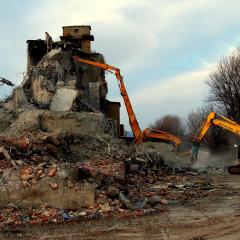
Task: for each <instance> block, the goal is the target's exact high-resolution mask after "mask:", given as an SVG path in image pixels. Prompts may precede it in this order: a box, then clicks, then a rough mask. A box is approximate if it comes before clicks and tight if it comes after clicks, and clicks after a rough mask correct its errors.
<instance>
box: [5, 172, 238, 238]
mask: <svg viewBox="0 0 240 240" xmlns="http://www.w3.org/2000/svg"><path fill="white" fill-rule="evenodd" d="M212 184H213V186H214V189H212V190H210V194H209V195H208V197H206V198H204V199H198V200H197V202H195V203H194V204H191V203H190V204H187V205H169V206H164V207H163V208H162V210H161V211H160V212H159V213H158V214H154V215H150V216H144V217H137V218H131V219H128V218H123V219H122V218H121V219H117V218H114V219H103V220H95V221H94V220H90V221H85V222H79V223H72V222H66V223H61V224H59V225H56V224H55V225H54V224H50V225H45V226H40V225H38V226H31V227H29V226H28V227H25V228H23V227H22V228H20V229H5V230H4V231H3V232H2V233H1V239H33V238H34V239H42V240H43V239H44V240H45V239H101V240H103V239H163V240H178V239H179V240H180V239H181V240H205V239H218V240H222V239H229V240H230V239H231V240H235V239H236V240H238V239H240V228H239V224H240V194H239V190H240V176H229V175H216V176H215V177H214V179H213V183H212Z"/></svg>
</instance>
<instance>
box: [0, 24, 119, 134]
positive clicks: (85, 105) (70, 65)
mask: <svg viewBox="0 0 240 240" xmlns="http://www.w3.org/2000/svg"><path fill="white" fill-rule="evenodd" d="M91 41H94V37H93V35H91V27H90V26H64V27H63V35H62V36H61V37H60V40H59V41H56V42H55V41H53V40H52V37H51V36H50V35H49V34H48V33H47V32H46V33H45V40H42V39H38V40H27V74H26V76H25V79H24V81H23V83H22V85H21V86H20V87H17V88H16V89H15V90H14V91H13V94H12V96H10V97H9V99H7V101H6V102H5V103H3V104H2V108H3V109H4V110H7V111H13V110H14V111H16V109H18V110H19V109H24V111H25V110H26V109H28V110H36V109H37V110H39V109H42V110H49V111H53V113H51V116H53V115H54V112H75V113H74V117H76V118H77V119H79V118H82V116H80V115H79V114H81V112H85V113H84V114H85V115H84V116H86V114H87V113H86V112H95V113H96V114H98V115H99V116H100V117H97V118H100V119H102V120H101V121H103V122H102V125H104V123H107V124H106V125H107V127H106V129H107V130H106V129H105V130H106V131H107V132H108V133H111V134H113V135H119V129H120V116H119V108H120V104H119V103H111V102H110V101H108V100H106V95H107V83H106V80H105V72H104V70H103V69H100V68H97V67H94V66H90V65H86V64H84V63H80V62H75V61H74V59H73V56H79V57H81V58H85V59H90V60H93V61H98V62H101V63H104V56H103V55H102V54H101V53H97V52H93V51H92V49H91ZM78 113H79V114H78ZM41 114H45V113H41ZM33 115H34V114H33ZM67 116H69V115H68V114H66V113H64V117H63V116H62V115H61V117H63V118H65V119H66V118H67ZM72 116H73V115H71V119H72ZM91 116H93V115H91ZM91 116H90V118H91ZM101 116H102V117H101ZM43 118H44V117H43ZM58 118H59V114H58V115H55V116H54V117H53V119H55V120H56V119H58ZM86 119H89V116H87V118H86ZM93 119H96V118H93ZM56 122H57V121H56ZM70 122H71V121H70ZM85 122H86V121H85ZM87 122H89V124H90V122H91V121H88V120H87ZM87 127H88V126H87ZM84 128H85V129H86V126H85V124H84ZM89 128H90V129H91V126H89ZM79 131H81V127H80V130H78V132H79Z"/></svg>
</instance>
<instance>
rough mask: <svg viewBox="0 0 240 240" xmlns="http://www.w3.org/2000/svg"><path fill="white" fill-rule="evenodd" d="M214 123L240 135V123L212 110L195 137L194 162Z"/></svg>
mask: <svg viewBox="0 0 240 240" xmlns="http://www.w3.org/2000/svg"><path fill="white" fill-rule="evenodd" d="M212 125H215V126H219V127H222V128H224V129H226V130H228V131H230V132H232V133H235V134H237V135H240V125H239V124H238V123H236V122H234V121H232V120H230V119H228V118H226V117H223V116H221V115H218V114H216V113H215V112H210V113H209V115H208V116H207V118H206V120H205V121H204V122H203V124H202V126H201V127H200V128H199V130H198V132H197V134H196V135H195V137H194V140H193V147H192V161H193V162H196V161H197V156H198V152H199V147H200V143H201V141H202V139H203V138H204V136H205V135H206V133H207V132H208V130H209V128H210V127H211V126H212Z"/></svg>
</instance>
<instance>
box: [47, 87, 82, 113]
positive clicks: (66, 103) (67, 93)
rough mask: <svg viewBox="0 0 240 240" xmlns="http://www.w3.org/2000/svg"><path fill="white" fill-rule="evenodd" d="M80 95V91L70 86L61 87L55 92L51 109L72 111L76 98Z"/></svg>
mask: <svg viewBox="0 0 240 240" xmlns="http://www.w3.org/2000/svg"><path fill="white" fill-rule="evenodd" d="M77 96H78V91H76V90H73V89H68V88H59V89H57V91H56V93H55V94H54V96H53V98H52V101H51V104H50V110H52V111H70V110H71V108H72V105H73V103H74V100H75V99H76V98H77Z"/></svg>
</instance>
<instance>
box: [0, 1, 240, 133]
mask: <svg viewBox="0 0 240 240" xmlns="http://www.w3.org/2000/svg"><path fill="white" fill-rule="evenodd" d="M239 9H240V1H239V0H228V1H226V0H167V1H166V0H104V1H100V0H87V1H86V0H38V1H32V0H21V1H19V0H1V8H0V14H1V22H0V31H1V35H2V38H1V44H0V56H1V58H0V66H1V68H0V69H1V71H0V76H1V77H5V78H7V79H9V80H12V81H13V82H16V83H20V82H21V79H22V73H23V72H24V71H25V69H26V40H28V39H39V38H42V39H44V32H45V31H47V32H49V33H50V35H52V37H53V38H54V39H58V37H59V36H60V35H62V26H64V25H81V24H87V25H91V26H92V34H93V35H94V36H95V42H94V43H93V47H92V48H93V50H95V51H97V52H100V53H102V54H104V56H105V61H106V62H107V63H108V64H111V65H114V66H117V67H119V68H120V69H121V71H122V75H123V76H124V80H125V84H126V87H127V90H128V93H129V96H130V99H131V101H132V104H133V107H134V110H135V113H136V115H137V118H138V120H139V123H140V125H141V127H142V128H145V127H147V126H148V125H149V124H150V123H152V122H154V121H155V120H156V119H157V118H159V117H161V116H163V115H165V114H178V115H180V116H181V117H184V116H186V115H187V113H188V112H189V111H191V110H193V109H195V108H196V107H198V106H201V105H202V104H203V102H204V100H205V99H206V95H207V86H206V84H205V83H204V81H205V80H206V79H207V78H208V75H209V73H210V72H211V71H212V70H213V69H214V66H215V64H216V63H217V62H218V60H219V59H220V58H221V57H222V56H223V55H225V54H228V53H229V52H230V51H231V50H232V49H234V47H237V46H239V41H240V17H239V13H240V10H239ZM107 78H108V80H109V83H110V84H109V87H110V89H109V95H108V98H109V100H114V101H121V102H122V99H121V97H120V94H119V91H118V88H117V84H116V81H115V79H114V78H113V77H111V76H109V74H108V75H107ZM8 93H9V88H8V87H2V88H1V90H0V96H1V97H4V96H5V95H6V94H8ZM122 121H123V122H124V123H125V124H127V123H128V119H127V115H126V111H125V107H124V104H123V103H122Z"/></svg>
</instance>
